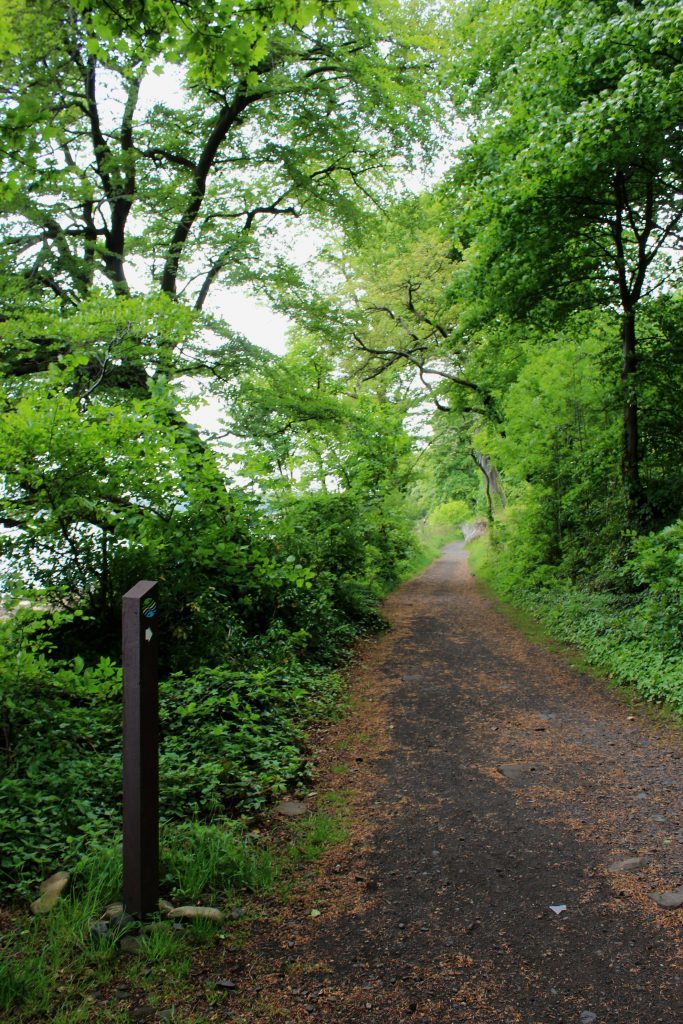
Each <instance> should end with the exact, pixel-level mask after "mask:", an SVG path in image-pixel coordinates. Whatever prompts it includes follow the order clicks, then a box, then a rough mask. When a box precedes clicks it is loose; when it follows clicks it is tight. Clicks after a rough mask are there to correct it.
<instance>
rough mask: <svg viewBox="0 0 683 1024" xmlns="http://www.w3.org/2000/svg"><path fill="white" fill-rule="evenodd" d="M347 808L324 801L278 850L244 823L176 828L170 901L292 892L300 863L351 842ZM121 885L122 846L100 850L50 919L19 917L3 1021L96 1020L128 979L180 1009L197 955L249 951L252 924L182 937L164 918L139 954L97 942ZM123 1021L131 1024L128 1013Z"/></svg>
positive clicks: (3, 980) (166, 854)
mask: <svg viewBox="0 0 683 1024" xmlns="http://www.w3.org/2000/svg"><path fill="white" fill-rule="evenodd" d="M347 800H348V793H345V792H341V793H337V792H331V793H328V794H324V795H323V796H322V797H321V804H322V805H323V807H324V809H323V810H321V811H319V812H317V813H314V814H311V815H308V816H306V817H305V818H303V819H300V820H297V821H292V822H289V823H288V836H287V839H286V841H285V842H284V843H282V842H281V841H279V842H278V845H277V846H275V845H273V843H272V842H271V841H270V839H269V838H268V837H267V836H262V835H258V836H257V835H254V834H252V833H250V832H249V831H248V829H247V828H246V827H245V826H244V825H243V824H240V823H239V822H235V821H230V820H226V821H222V822H214V823H212V824H208V825H207V824H202V823H201V822H197V821H194V822H183V823H167V824H166V825H164V826H163V828H162V837H161V838H162V844H161V878H162V882H161V888H162V893H163V894H164V895H166V896H169V897H172V899H173V901H174V903H176V904H179V903H202V904H204V905H212V906H218V907H221V908H224V907H229V906H230V904H233V905H234V903H235V902H236V901H237V900H239V901H240V902H243V901H244V900H245V899H246V900H250V899H253V898H254V896H255V897H256V898H257V897H258V895H259V894H263V893H266V892H272V891H273V890H280V891H281V892H282V893H284V892H286V890H287V888H288V887H289V886H290V885H291V882H292V879H293V877H294V874H293V873H294V871H295V868H296V866H297V865H298V864H301V863H310V862H313V861H315V860H317V859H318V858H319V857H320V856H321V854H322V853H324V852H325V850H327V849H328V848H329V847H330V846H333V845H336V844H338V843H341V842H343V841H344V840H345V839H346V838H347V835H348V828H347V824H346V820H345V813H344V806H345V804H346V802H347ZM121 881H122V879H121V851H120V848H119V847H118V846H110V847H106V848H100V849H98V850H96V851H94V852H92V853H91V854H90V855H88V856H87V857H84V858H83V859H82V860H81V862H80V863H79V864H78V865H77V866H76V867H75V869H74V872H73V875H72V880H71V885H70V889H69V891H68V892H67V894H66V895H65V896H64V897H63V898H62V899H61V900H60V901H59V902H58V903H57V905H56V906H55V907H54V908H53V910H51V911H50V913H49V914H47V915H45V916H44V917H39V918H32V917H29V916H28V915H22V916H21V917H18V918H17V926H16V928H15V929H14V931H12V932H9V933H6V934H5V935H3V936H2V938H1V939H0V1013H6V1014H9V1013H12V1014H13V1017H14V1019H15V1020H16V1021H17V1022H23V1021H31V1020H33V1019H35V1018H40V1017H43V1018H49V1019H50V1020H54V1021H58V1020H62V1021H64V1022H65V1024H66V1022H67V1021H68V1022H69V1024H76V1022H78V1021H79V1020H86V1019H87V1017H88V1014H92V1009H93V1007H92V1001H91V998H90V996H89V993H90V992H91V991H92V990H93V989H94V988H99V987H105V988H106V986H107V985H108V984H111V983H112V982H113V981H115V980H116V978H117V977H120V975H121V974H122V973H124V974H125V976H126V979H127V981H129V982H130V983H132V984H135V985H137V986H139V987H141V988H143V989H145V990H147V989H149V992H150V995H151V996H154V997H155V998H156V997H158V996H163V997H166V998H167V1001H170V1002H172V1001H173V998H174V997H175V996H177V993H178V991H179V988H178V986H182V984H183V983H184V981H185V980H186V979H187V978H188V977H189V974H190V970H191V963H192V957H193V953H194V951H195V950H197V949H198V948H199V947H201V946H206V945H209V944H211V943H213V942H216V941H224V940H225V939H226V938H227V937H228V934H229V938H230V941H231V943H232V944H233V945H235V944H239V932H240V930H241V929H243V928H244V923H243V920H242V919H240V920H238V921H232V920H231V919H230V918H229V917H228V919H227V920H226V921H224V922H223V923H215V922H211V921H206V920H196V921H192V922H189V923H188V924H186V926H185V927H184V928H183V930H182V931H178V930H176V929H174V928H173V927H172V924H171V922H170V921H167V920H165V919H164V918H163V917H162V915H159V918H158V920H157V921H156V922H155V923H154V924H153V925H152V926H151V927H150V929H149V930H148V931H145V932H143V933H142V934H141V935H140V941H139V946H138V949H137V951H136V953H135V954H134V955H133V956H130V955H128V954H126V955H124V954H122V953H121V951H120V950H119V948H118V946H117V944H116V942H115V940H114V937H105V938H104V939H102V940H100V941H99V942H97V943H94V942H93V940H92V939H91V937H90V925H91V923H92V922H93V921H95V920H97V919H99V918H100V916H101V914H102V912H103V910H104V908H105V907H106V906H107V905H108V904H109V903H112V902H115V901H116V900H117V899H119V898H120V893H121ZM257 906H258V904H256V907H257ZM256 912H258V911H257V910H256ZM248 916H249V915H248V914H246V915H245V918H248ZM233 932H234V936H233ZM233 937H234V939H235V942H233ZM98 1014H100V1011H99V1009H98ZM117 1014H118V1011H114V1010H113V1009H112V1010H111V1011H107V1010H105V1009H104V1008H103V1009H102V1012H101V1014H100V1016H99V1018H98V1019H101V1020H103V1021H107V1022H108V1021H112V1022H114V1021H116V1020H118V1019H119V1017H118V1015H117ZM121 1019H126V1020H127V1019H128V1015H127V1013H126V1014H124V1015H123V1017H121Z"/></svg>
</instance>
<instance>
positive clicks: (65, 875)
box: [31, 871, 71, 914]
mask: <svg viewBox="0 0 683 1024" xmlns="http://www.w3.org/2000/svg"><path fill="white" fill-rule="evenodd" d="M70 877H71V876H70V875H69V872H68V871H57V872H55V874H54V875H50V877H49V878H46V879H45V881H44V882H41V885H40V896H39V897H38V899H37V900H34V901H33V903H32V904H31V913H32V914H47V913H49V912H50V911H51V910H52V908H53V907H54V905H55V903H56V902H57V900H58V899H59V897H60V896H61V895H62V892H63V891H64V889H65V888H66V886H67V885H68V884H69V879H70Z"/></svg>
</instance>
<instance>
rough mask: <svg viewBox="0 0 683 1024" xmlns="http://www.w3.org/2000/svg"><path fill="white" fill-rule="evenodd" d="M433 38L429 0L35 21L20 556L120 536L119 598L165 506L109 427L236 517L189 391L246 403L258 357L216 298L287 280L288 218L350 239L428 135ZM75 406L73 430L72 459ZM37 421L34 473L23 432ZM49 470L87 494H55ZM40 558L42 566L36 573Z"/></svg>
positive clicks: (7, 269) (20, 298)
mask: <svg viewBox="0 0 683 1024" xmlns="http://www.w3.org/2000/svg"><path fill="white" fill-rule="evenodd" d="M17 9H18V10H19V9H20V8H19V7H18V8H17ZM418 28H420V25H419V24H418V20H417V18H416V15H415V11H414V10H413V8H412V6H411V5H398V4H395V3H385V2H383V0H377V2H374V0H373V2H369V3H357V2H356V0H344V2H342V3H331V2H329V0H314V2H303V0H284V2H282V3H280V4H277V5H273V4H268V3H262V2H260V0H258V2H256V3H246V2H245V0H239V2H237V3H232V2H231V3H228V2H226V0H213V2H211V3H208V4H207V3H198V2H194V0H189V2H187V3H185V2H183V3H181V2H176V0H155V2H153V3H147V2H145V3H142V2H139V3H138V2H135V3H133V4H127V5H125V6H121V5H117V7H116V8H115V9H112V8H111V7H110V6H104V5H101V4H97V3H92V2H89V0H73V2H67V0H60V2H58V3H50V4H47V3H40V2H39V3H38V5H37V6H36V5H34V7H33V8H32V13H31V33H30V38H29V39H28V42H29V44H30V45H27V46H26V47H25V48H23V49H22V51H21V52H20V53H18V52H16V50H17V47H16V46H14V45H9V46H6V47H5V50H4V52H3V54H2V57H1V59H2V72H3V83H4V84H3V87H2V94H1V101H0V107H1V112H2V121H1V123H0V160H1V161H2V172H3V174H2V181H3V184H2V186H0V202H1V203H2V211H3V215H4V216H3V227H2V229H1V231H2V241H3V249H2V252H3V255H2V259H1V261H0V280H1V283H2V293H1V295H0V365H1V368H2V374H3V380H2V403H3V405H2V412H3V415H4V416H5V417H6V422H7V424H8V425H9V427H10V428H11V429H9V430H8V433H7V438H8V439H9V440H8V442H7V444H6V445H5V446H4V448H3V462H2V466H1V467H0V468H1V469H2V471H3V473H4V474H6V478H7V480H8V481H9V483H8V484H7V486H6V487H5V489H4V491H3V493H2V517H3V522H4V524H5V526H6V527H9V528H11V529H12V530H14V531H19V533H20V535H21V545H23V548H26V546H27V545H28V548H31V545H34V546H33V547H32V548H31V550H32V551H33V552H34V554H35V553H36V551H37V550H38V549H37V547H36V546H35V545H39V544H42V541H39V539H38V535H37V533H36V532H35V531H34V530H33V529H32V528H31V523H32V522H34V523H42V524H43V527H44V528H45V530H44V533H43V537H45V536H47V534H48V533H49V544H50V545H51V546H52V550H53V553H54V557H53V559H52V561H51V564H53V565H55V566H56V565H59V564H60V559H61V560H62V563H61V564H62V565H63V564H66V563H68V562H69V559H70V558H71V556H72V555H73V556H74V557H75V554H74V544H76V547H77V548H78V558H79V560H80V561H81V562H82V561H83V557H84V552H83V551H82V550H81V548H80V547H79V545H82V546H83V547H84V548H86V549H87V550H88V551H91V548H92V541H93V538H94V537H95V536H98V535H99V532H100V531H104V534H105V535H107V537H108V539H107V540H106V542H105V541H98V542H97V549H98V551H99V552H100V554H99V556H98V558H99V560H96V559H95V560H93V559H90V561H91V568H92V573H90V574H88V584H87V586H88V587H90V588H91V589H92V593H93V594H94V593H95V592H98V593H102V594H104V593H109V592H110V588H109V587H108V586H106V587H105V586H104V585H102V580H101V579H100V581H99V583H98V582H97V578H98V576H101V575H102V572H103V568H102V565H103V562H102V559H103V558H104V557H105V556H104V552H105V551H106V552H108V554H107V556H106V557H107V558H110V556H111V546H110V543H109V542H110V541H111V539H112V538H111V536H110V535H111V534H115V535H116V537H117V542H118V543H119V546H120V549H121V551H123V550H124V548H125V545H126V543H132V546H133V547H135V543H133V542H134V541H136V540H137V539H140V538H141V537H143V536H144V537H146V538H147V539H149V535H150V534H149V531H148V530H145V529H142V526H141V524H142V523H143V522H147V521H148V520H149V519H150V517H151V518H153V517H154V516H155V514H156V513H155V511H154V510H155V501H154V500H152V499H151V498H150V496H149V495H145V494H143V495H141V496H140V492H139V489H138V485H139V480H138V479H137V477H136V474H135V473H132V475H131V478H130V480H128V479H127V478H126V477H125V474H123V475H117V474H118V470H120V468H121V462H120V458H119V452H118V451H117V450H116V445H117V444H118V443H119V442H118V440H117V438H118V433H117V430H112V431H111V432H109V433H108V432H107V429H106V423H107V422H108V420H109V419H112V420H113V421H115V422H117V423H120V422H122V421H123V420H126V424H125V429H124V428H123V427H122V428H121V429H122V430H123V433H124V435H125V437H127V438H129V439H130V440H131V443H132V440H133V438H135V437H138V438H139V439H141V438H143V437H145V438H146V439H147V441H149V435H147V434H146V432H145V429H144V428H142V427H141V426H140V423H141V421H142V420H145V419H149V421H150V422H154V423H155V424H157V428H158V429H157V437H158V440H159V443H158V444H155V445H153V446H152V447H153V450H154V451H155V452H156V455H157V457H158V459H159V460H160V464H161V466H162V467H168V470H166V468H162V469H160V472H159V480H160V481H161V480H165V479H166V472H168V473H169V474H170V475H171V476H172V477H173V480H174V487H172V488H171V489H170V493H171V494H174V495H176V494H178V493H185V494H187V492H188V490H194V491H195V492H196V493H198V492H199V491H201V493H202V495H203V497H202V499H201V502H200V504H203V505H204V510H205V512H206V513H207V515H208V507H209V505H210V504H211V503H212V502H213V503H215V506H216V515H217V519H218V520H220V521H222V520H223V518H224V512H225V509H226V508H227V507H228V506H229V505H230V501H229V500H228V497H227V496H226V484H225V476H224V474H223V473H222V471H221V469H220V467H219V465H218V463H217V460H216V457H215V456H214V455H213V453H212V452H211V451H209V450H208V449H207V446H206V444H205V442H204V441H203V440H202V438H201V437H200V436H199V434H198V432H197V431H196V430H194V429H193V428H192V427H191V426H190V425H189V424H188V422H187V417H186V415H185V412H184V409H183V405H182V403H181V402H180V400H179V390H178V381H180V380H182V378H183V377H186V376H188V375H189V376H194V377H202V376H205V377H207V378H208V379H211V380H215V381H218V383H219V385H220V386H221V387H230V386H232V384H233V382H234V380H235V377H236V376H239V374H240V373H242V372H243V370H244V368H245V366H246V365H247V364H249V363H250V362H251V361H252V358H254V352H253V350H250V349H249V347H248V346H246V345H245V344H244V343H243V340H242V339H239V338H237V337H235V336H234V334H233V333H232V332H231V331H230V330H229V329H228V328H226V327H225V325H224V324H222V323H221V322H220V321H219V320H218V319H217V318H215V317H214V318H211V317H209V316H208V314H207V312H206V311H207V308H208V307H207V303H208V301H209V296H210V293H211V289H212V288H215V287H216V286H217V285H218V284H225V285H228V286H230V285H235V284H240V283H245V282H254V281H256V280H257V279H258V281H259V282H262V283H265V282H266V281H267V280H268V279H274V278H277V279H281V278H283V277H286V260H285V259H284V257H283V256H282V255H281V254H280V253H279V252H276V250H277V249H278V248H279V249H281V248H282V247H281V246H280V245H279V243H278V239H277V225H278V223H279V222H281V221H286V220H288V219H299V220H300V221H305V222H306V223H313V222H319V221H323V220H325V219H326V218H327V219H334V220H335V221H340V220H344V221H345V222H346V223H349V224H350V223H352V222H353V221H354V220H357V219H358V218H359V217H360V216H361V215H362V211H363V209H364V207H366V206H368V205H369V204H372V203H373V202H374V200H375V192H376V190H377V189H378V188H379V187H380V185H381V187H385V184H386V182H387V181H388V180H389V179H390V178H391V176H392V174H394V173H395V171H396V166H397V161H399V159H400V158H401V156H400V155H401V154H403V155H404V157H405V158H409V154H410V150H411V147H412V146H413V145H414V144H415V143H416V142H418V141H420V140H426V139H427V138H428V136H429V134H430V131H431V128H430V118H431V116H432V113H433V110H434V102H433V100H432V98H430V95H429V88H428V86H429V81H430V77H431V75H432V73H433V64H434V62H433V57H432V55H431V54H430V53H429V51H428V49H427V47H426V46H425V45H423V44H424V43H425V37H424V35H423V36H420V37H418V36H416V35H415V32H416V31H417V29H418ZM157 71H160V72H162V78H161V81H162V82H163V83H164V88H165V89H166V90H170V93H171V94H170V95H168V96H166V95H165V96H164V98H163V99H159V98H154V90H153V89H152V84H151V83H153V82H154V81H155V80H156V79H155V72H157ZM174 88H175V89H176V93H177V96H176V98H175V99H174V97H173V89H174ZM408 111H409V112H410V114H409V116H408ZM207 328H211V331H212V333H208V331H207ZM53 403H56V404H53ZM140 403H143V404H142V405H141V404H140ZM145 403H150V405H149V408H147V406H146V404H145ZM56 409H59V410H60V412H61V413H62V414H63V416H64V418H65V421H66V422H68V423H69V424H70V427H69V430H68V431H66V432H65V433H64V434H63V436H62V440H64V441H65V444H63V445H60V446H59V449H58V450H59V458H58V459H56V458H55V457H54V456H51V455H50V451H51V450H52V441H51V435H50V422H51V421H50V415H51V414H52V413H53V412H54V411H55V410H56ZM22 415H24V416H29V418H30V419H31V423H32V424H33V426H32V430H34V433H33V435H32V436H34V437H35V438H36V448H35V451H34V454H33V456H32V455H31V452H30V451H28V450H27V449H26V445H25V444H23V445H22V443H21V436H20V432H18V431H17V430H14V426H13V425H14V424H15V422H18V421H17V417H19V418H20V417H21V416H22ZM41 417H42V422H41V423H39V422H38V421H39V419H40V418H41ZM78 422H80V423H81V427H82V429H81V430H80V431H79V429H78V428H77V426H76V424H77V423H78ZM136 431H137V434H136ZM66 439H68V442H69V443H68V445H66ZM122 443H123V448H124V450H126V443H125V442H122ZM88 451H90V452H95V451H97V453H98V455H99V456H100V461H99V462H98V465H99V468H100V471H101V472H102V473H103V474H104V476H105V477H108V478H109V481H110V486H106V487H103V488H99V489H98V494H97V496H96V498H95V497H93V495H92V494H91V490H90V487H91V484H93V481H92V479H91V478H90V476H89V475H88V474H86V476H85V477H82V478H81V477H79V476H78V475H76V476H74V473H73V472H72V471H71V470H70V471H69V472H68V473H67V472H66V467H67V465H70V466H71V467H72V469H73V468H75V467H78V466H80V467H81V468H83V467H84V458H85V455H86V453H87V452H88ZM31 458H39V459H41V460H43V462H42V465H43V467H44V468H45V467H47V470H46V471H47V472H48V474H49V475H50V477H51V478H53V482H54V479H59V477H60V473H63V476H64V479H67V478H68V480H69V481H70V487H71V489H72V490H73V492H74V495H76V496H78V495H80V496H81V497H82V499H83V500H76V497H74V500H66V497H65V496H64V495H63V494H62V491H61V490H60V492H59V496H58V497H55V493H54V490H53V489H50V488H47V487H46V486H43V485H42V484H41V485H40V486H36V481H35V479H34V478H33V477H32V475H31V473H30V472H26V471H25V470H26V465H25V462H24V461H23V460H30V459H31ZM114 465H116V466H117V467H118V469H117V473H116V474H115V473H113V471H112V469H111V467H112V466H114ZM105 466H109V468H108V469H106V468H105ZM193 478H195V482H194V483H193ZM115 480H116V484H115V485H114V481H115ZM117 495H118V498H117V497H116V496H117ZM138 497H140V500H138ZM63 498H64V499H65V500H62V499H63ZM178 500H179V501H180V504H181V505H183V503H184V502H185V501H186V498H179V499H178ZM117 501H118V505H117ZM122 503H123V505H126V504H132V505H135V506H136V508H135V514H134V515H130V516H128V515H127V513H125V511H124V510H123V509H122ZM207 503H208V505H207ZM56 509H58V512H57V511H56ZM197 509H199V505H197ZM175 518H177V509H176V513H175ZM200 518H201V517H200ZM181 519H182V517H181ZM203 521H207V520H203ZM48 523H49V524H50V529H49V530H48V528H47V524H48ZM60 538H61V539H60ZM16 549H17V547H16V544H15V550H16ZM88 557H90V556H88ZM41 564H42V565H43V569H44V563H41ZM35 565H36V562H35V559H34V561H33V562H32V561H31V556H30V554H29V551H28V549H26V553H25V557H24V559H23V567H24V570H25V572H27V573H29V574H35V572H34V570H35ZM112 599H113V597H112Z"/></svg>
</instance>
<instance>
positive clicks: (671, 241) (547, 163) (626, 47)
mask: <svg viewBox="0 0 683 1024" xmlns="http://www.w3.org/2000/svg"><path fill="white" fill-rule="evenodd" d="M682 18H683V15H682V14H681V10H680V6H679V5H678V4H676V3H674V2H673V0H653V2H651V3H630V2H611V0H600V2H598V0H593V2H589V3H586V2H581V3H567V4H563V5H561V7H560V8H558V7H557V6H553V5H547V4H545V3H542V2H540V0H516V2H514V3H512V4H507V3H506V4H503V3H500V2H498V0H472V2H470V3H467V4H464V5H461V6H460V7H459V8H458V12H457V29H456V31H457V38H458V40H459V42H460V46H459V47H458V48H457V50H456V53H458V54H460V55H461V56H459V57H456V59H455V60H454V75H455V76H456V78H457V84H456V85H455V91H456V93H457V96H458V99H459V101H460V102H461V104H462V105H463V106H464V108H465V110H466V111H467V113H468V115H469V117H470V123H471V143H470V145H469V146H468V147H467V149H466V150H465V151H464V153H463V154H462V156H461V158H460V159H459V162H458V164H457V165H456V167H455V168H454V170H453V172H452V174H451V176H450V183H449V184H448V185H447V186H446V191H445V194H446V195H447V196H448V197H449V198H450V201H451V204H452V208H453V210H454V222H455V223H456V225H457V226H456V228H455V231H456V233H457V237H458V241H459V244H460V246H461V247H462V249H463V251H464V252H465V258H464V262H463V265H462V267H461V268H460V270H459V273H458V275H457V280H456V289H457V290H458V291H459V292H460V293H461V294H462V293H463V292H464V293H466V294H468V295H469V296H470V299H471V300H472V301H473V302H475V303H476V305H477V306H478V310H479V315H480V317H481V318H482V319H486V318H489V319H490V318H492V317H493V316H495V315H496V314H498V315H499V314H500V313H503V314H505V315H509V316H513V317H520V316H521V317H524V316H529V315H534V314H538V313H540V315H541V317H546V318H547V317H548V316H549V315H550V313H551V309H552V311H553V313H552V315H554V316H555V317H558V316H559V317H562V316H563V315H565V314H566V313H567V311H568V310H571V309H573V308H579V307H581V306H587V305H588V306H590V305H591V304H594V303H596V302H597V303H599V304H601V305H602V306H603V307H609V306H616V307H617V308H618V309H619V310H620V339H621V348H622V371H621V374H622V380H623V392H624V396H623V448H622V479H623V484H624V488H625V492H626V495H627V501H628V506H629V519H630V521H631V523H632V524H633V525H636V524H640V525H642V523H643V517H645V518H647V517H646V505H647V500H648V497H647V495H646V493H645V489H644V486H643V482H642V479H641V459H642V454H643V453H642V446H641V431H640V427H639V418H638V417H639V375H638V332H637V318H638V310H639V308H640V307H641V305H642V303H643V301H644V300H645V299H646V297H647V296H648V295H651V294H653V293H657V292H660V291H662V290H665V289H666V288H668V287H670V286H671V283H672V281H673V279H674V276H675V273H676V264H675V263H673V262H672V261H671V259H670V258H669V255H670V249H671V247H672V246H675V245H676V243H677V242H679V241H680V237H681V218H682V216H683V208H682V205H681V198H682V186H681V181H682V177H683V161H682V160H681V152H683V146H682V142H683V132H682V126H681V121H680V104H679V98H680V87H681V61H682V58H683V50H682V49H681V25H682ZM460 290H462V292H461V291H460Z"/></svg>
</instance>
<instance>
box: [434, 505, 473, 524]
mask: <svg viewBox="0 0 683 1024" xmlns="http://www.w3.org/2000/svg"><path fill="white" fill-rule="evenodd" d="M471 518H472V509H471V508H470V506H469V505H468V504H467V502H466V501H462V500H461V499H455V500H454V501H445V502H443V504H441V505H438V506H437V507H436V508H435V509H434V510H433V512H430V513H429V516H428V518H427V521H428V523H429V525H430V526H460V525H461V524H462V523H466V522H467V521H468V520H469V519H471Z"/></svg>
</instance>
